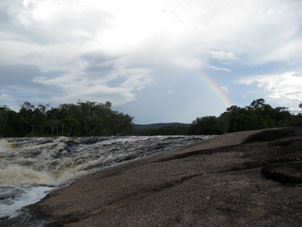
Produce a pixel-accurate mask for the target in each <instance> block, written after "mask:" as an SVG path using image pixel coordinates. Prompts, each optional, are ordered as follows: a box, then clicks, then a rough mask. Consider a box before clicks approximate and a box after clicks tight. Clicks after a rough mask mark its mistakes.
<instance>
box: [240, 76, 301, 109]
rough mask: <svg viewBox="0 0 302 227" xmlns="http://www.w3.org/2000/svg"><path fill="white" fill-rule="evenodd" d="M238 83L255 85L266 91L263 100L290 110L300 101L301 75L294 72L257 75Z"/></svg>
mask: <svg viewBox="0 0 302 227" xmlns="http://www.w3.org/2000/svg"><path fill="white" fill-rule="evenodd" d="M238 83H240V84H244V85H249V86H251V85H253V84H255V85H256V86H258V87H259V88H263V89H264V90H265V91H266V93H267V95H266V97H265V98H269V99H271V100H275V101H276V102H277V103H278V104H279V105H286V106H289V107H290V109H292V110H294V109H296V108H297V106H298V104H299V103H301V101H302V75H301V74H297V73H295V72H286V73H283V74H269V75H257V76H252V77H248V78H243V79H241V80H240V81H238Z"/></svg>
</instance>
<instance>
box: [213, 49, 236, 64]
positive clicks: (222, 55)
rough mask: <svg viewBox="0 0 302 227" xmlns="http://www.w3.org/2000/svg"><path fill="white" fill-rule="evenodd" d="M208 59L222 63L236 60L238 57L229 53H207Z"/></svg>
mask: <svg viewBox="0 0 302 227" xmlns="http://www.w3.org/2000/svg"><path fill="white" fill-rule="evenodd" d="M209 54H210V57H211V58H213V59H217V60H220V61H224V62H229V61H235V60H238V57H237V56H236V54H235V53H234V52H231V51H209Z"/></svg>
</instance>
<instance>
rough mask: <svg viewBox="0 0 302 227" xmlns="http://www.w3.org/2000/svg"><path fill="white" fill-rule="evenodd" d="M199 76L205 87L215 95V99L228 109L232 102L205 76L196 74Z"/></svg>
mask: <svg viewBox="0 0 302 227" xmlns="http://www.w3.org/2000/svg"><path fill="white" fill-rule="evenodd" d="M198 74H199V75H200V76H201V78H202V80H203V82H204V83H205V84H206V85H207V87H208V88H209V89H210V90H211V91H212V92H213V93H214V94H215V95H216V97H217V98H218V99H219V100H220V101H221V102H222V103H223V104H224V105H225V106H226V107H230V106H231V105H232V101H231V100H230V99H229V97H228V96H227V95H226V94H225V93H224V92H223V91H222V89H221V88H220V87H219V86H218V85H217V84H216V83H215V82H214V81H213V80H212V79H211V78H210V77H209V76H207V75H206V74H204V73H200V72H198Z"/></svg>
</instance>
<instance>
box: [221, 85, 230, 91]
mask: <svg viewBox="0 0 302 227" xmlns="http://www.w3.org/2000/svg"><path fill="white" fill-rule="evenodd" d="M220 88H221V89H222V90H223V91H224V92H225V93H229V92H230V90H229V88H228V87H227V86H221V87H220Z"/></svg>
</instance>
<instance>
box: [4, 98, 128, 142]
mask: <svg viewBox="0 0 302 227" xmlns="http://www.w3.org/2000/svg"><path fill="white" fill-rule="evenodd" d="M48 108H49V106H48V105H38V106H37V107H35V106H34V105H32V104H31V103H29V102H25V103H24V104H23V105H22V106H21V108H20V110H19V112H15V111H13V110H11V109H9V108H8V107H6V106H4V107H0V136H1V137H23V136H111V135H128V134H130V133H131V132H132V131H133V123H132V119H133V118H132V117H130V116H129V115H127V114H123V113H119V112H117V111H113V110H112V109H111V103H110V102H106V103H105V104H102V103H95V102H80V101H79V102H77V103H76V104H61V105H60V106H59V107H52V108H51V109H49V110H47V109H48Z"/></svg>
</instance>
